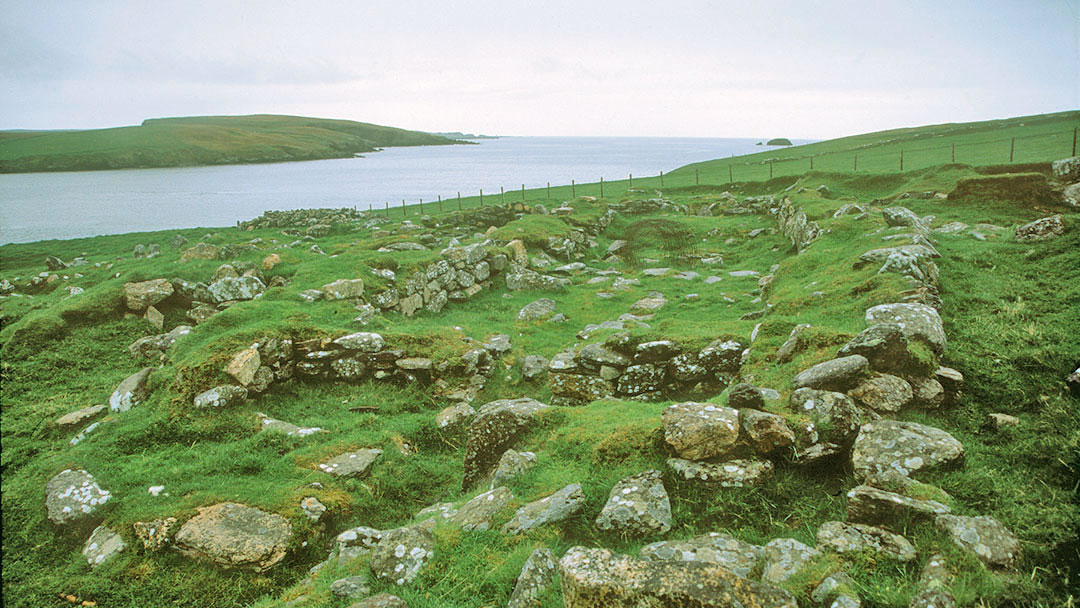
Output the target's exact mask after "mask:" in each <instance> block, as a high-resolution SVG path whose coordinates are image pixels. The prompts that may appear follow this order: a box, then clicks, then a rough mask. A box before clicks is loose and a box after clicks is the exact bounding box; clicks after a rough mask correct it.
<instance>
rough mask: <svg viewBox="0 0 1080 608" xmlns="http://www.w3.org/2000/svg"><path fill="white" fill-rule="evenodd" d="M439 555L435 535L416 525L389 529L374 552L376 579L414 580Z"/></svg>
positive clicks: (388, 581)
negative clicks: (436, 549) (436, 551)
mask: <svg viewBox="0 0 1080 608" xmlns="http://www.w3.org/2000/svg"><path fill="white" fill-rule="evenodd" d="M434 555H435V537H434V536H432V534H431V532H429V531H428V530H426V529H424V528H422V527H418V526H413V527H411V528H398V529H396V530H390V531H389V532H386V533H385V534H384V535H383V537H382V540H380V541H379V544H378V545H376V546H375V549H374V551H372V553H371V572H372V574H374V575H375V578H377V579H379V580H380V581H383V582H384V583H390V584H394V585H405V584H408V583H411V582H412V581H413V580H414V579H415V578H416V576H417V575H418V574H419V573H420V570H421V569H423V567H424V565H425V564H427V562H428V561H429V560H430V559H431V558H432V557H434Z"/></svg>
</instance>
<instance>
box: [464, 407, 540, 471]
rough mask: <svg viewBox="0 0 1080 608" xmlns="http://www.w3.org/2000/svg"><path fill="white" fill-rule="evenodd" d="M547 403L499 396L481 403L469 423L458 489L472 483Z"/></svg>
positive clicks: (496, 460) (527, 426) (489, 466)
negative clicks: (463, 466)
mask: <svg viewBox="0 0 1080 608" xmlns="http://www.w3.org/2000/svg"><path fill="white" fill-rule="evenodd" d="M548 407H550V406H549V405H547V404H545V403H541V402H539V401H537V400H535V399H528V398H523V399H500V400H498V401H492V402H490V403H486V404H484V405H483V406H481V407H480V409H479V411H478V412H477V414H476V416H475V417H474V418H473V421H472V424H471V425H470V426H469V433H468V439H467V440H466V444H465V474H464V477H463V479H462V489H468V488H470V487H472V486H473V485H474V484H475V483H476V482H477V481H479V480H480V478H481V477H483V476H484V475H485V474H487V472H488V471H489V470H490V469H491V467H492V465H494V464H495V463H496V462H498V459H499V458H500V457H501V456H502V454H503V452H505V451H506V449H507V448H509V447H511V444H512V443H513V441H514V440H515V439H517V437H518V435H519V434H521V433H522V432H523V431H525V429H527V428H529V427H530V426H532V424H533V423H534V422H536V420H537V417H538V415H539V414H540V412H542V411H544V410H545V409H547V408H548Z"/></svg>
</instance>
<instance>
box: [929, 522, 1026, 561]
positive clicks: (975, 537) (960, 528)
mask: <svg viewBox="0 0 1080 608" xmlns="http://www.w3.org/2000/svg"><path fill="white" fill-rule="evenodd" d="M935 523H936V525H937V527H939V528H941V529H942V530H945V531H946V532H948V533H949V535H950V536H951V537H952V539H953V542H955V543H956V544H957V545H959V546H960V547H963V548H964V549H967V550H968V551H971V552H972V553H974V554H975V555H976V557H978V558H979V559H980V560H982V561H983V563H985V564H986V565H988V566H992V567H996V568H1010V567H1012V566H1013V565H1014V564H1015V563H1016V560H1017V559H1018V558H1019V557H1020V540H1019V539H1018V538H1016V536H1014V535H1013V533H1012V532H1010V531H1009V529H1008V528H1006V527H1005V526H1003V525H1002V524H1001V522H999V521H998V520H996V519H994V518H993V517H987V516H980V517H965V516H962V515H938V516H937V519H936V520H935Z"/></svg>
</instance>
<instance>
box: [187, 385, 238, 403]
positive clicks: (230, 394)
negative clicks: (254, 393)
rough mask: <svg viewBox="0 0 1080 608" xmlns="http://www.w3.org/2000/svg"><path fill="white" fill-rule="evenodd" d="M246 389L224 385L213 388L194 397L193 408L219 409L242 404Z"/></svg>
mask: <svg viewBox="0 0 1080 608" xmlns="http://www.w3.org/2000/svg"><path fill="white" fill-rule="evenodd" d="M247 395H248V392H247V389H246V388H244V387H242V386H233V385H231V384H226V385H223V386H215V387H214V388H212V389H210V390H208V391H204V392H202V393H199V394H198V395H196V396H195V399H194V405H195V407H199V408H203V407H212V408H221V407H227V406H230V405H234V404H237V403H242V402H243V401H244V399H247Z"/></svg>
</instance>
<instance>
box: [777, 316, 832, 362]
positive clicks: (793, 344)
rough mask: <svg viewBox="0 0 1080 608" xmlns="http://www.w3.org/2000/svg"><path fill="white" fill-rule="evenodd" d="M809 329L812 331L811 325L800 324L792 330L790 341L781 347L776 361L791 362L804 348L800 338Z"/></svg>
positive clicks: (789, 336)
mask: <svg viewBox="0 0 1080 608" xmlns="http://www.w3.org/2000/svg"><path fill="white" fill-rule="evenodd" d="M808 329H810V324H809V323H800V324H798V325H796V326H795V328H794V329H792V330H791V334H790V335H788V339H787V340H786V341H785V342H784V343H783V344H782V345H781V346H780V349H779V350H777V351H776V361H777V362H778V363H787V362H788V361H791V359H792V357H794V356H795V355H796V354H797V353H798V352H799V351H800V350H802V349H803V348H804V346H803V343H802V340H801V339H800V337H799V336H800V335H802V333H803V332H804V331H806V330H808ZM842 354H847V353H842Z"/></svg>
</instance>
